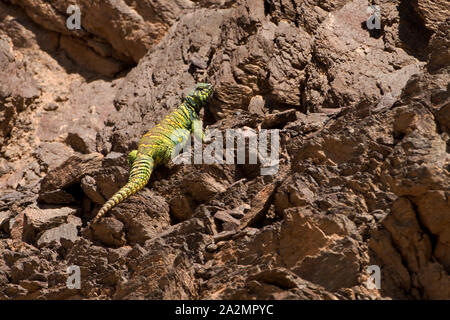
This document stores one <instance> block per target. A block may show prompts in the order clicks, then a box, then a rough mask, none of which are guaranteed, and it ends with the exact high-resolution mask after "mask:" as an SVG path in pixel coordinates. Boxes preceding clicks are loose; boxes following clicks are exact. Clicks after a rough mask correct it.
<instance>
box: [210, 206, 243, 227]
mask: <svg viewBox="0 0 450 320" xmlns="http://www.w3.org/2000/svg"><path fill="white" fill-rule="evenodd" d="M214 218H215V219H217V220H220V221H221V224H222V228H223V230H225V231H230V230H236V229H237V228H238V227H239V225H240V221H239V220H237V219H235V218H233V217H232V216H231V215H230V214H229V213H228V212H226V211H217V212H216V213H215V214H214Z"/></svg>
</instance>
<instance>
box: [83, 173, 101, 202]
mask: <svg viewBox="0 0 450 320" xmlns="http://www.w3.org/2000/svg"><path fill="white" fill-rule="evenodd" d="M81 188H82V189H83V192H84V193H85V194H86V195H87V196H88V197H89V199H91V200H92V201H93V202H95V203H97V204H101V205H102V204H103V203H105V201H106V200H105V198H104V197H103V196H102V194H101V193H100V191H99V188H98V187H97V182H96V181H95V179H94V178H93V177H91V176H89V175H86V176H84V177H83V178H82V179H81Z"/></svg>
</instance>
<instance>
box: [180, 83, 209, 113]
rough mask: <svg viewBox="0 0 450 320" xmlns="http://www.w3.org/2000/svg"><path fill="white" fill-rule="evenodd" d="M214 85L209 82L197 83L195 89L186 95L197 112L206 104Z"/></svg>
mask: <svg viewBox="0 0 450 320" xmlns="http://www.w3.org/2000/svg"><path fill="white" fill-rule="evenodd" d="M213 92H214V87H213V86H212V84H209V83H201V82H200V83H197V85H196V86H195V89H194V90H193V91H192V92H191V93H190V94H189V95H188V96H187V97H186V100H187V101H188V102H189V104H190V105H191V106H192V107H193V108H194V109H195V111H196V112H197V113H198V112H200V110H201V109H202V108H204V107H205V106H206V104H207V103H208V101H209V99H210V98H211V96H212V95H213Z"/></svg>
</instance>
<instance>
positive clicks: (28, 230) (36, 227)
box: [24, 207, 77, 242]
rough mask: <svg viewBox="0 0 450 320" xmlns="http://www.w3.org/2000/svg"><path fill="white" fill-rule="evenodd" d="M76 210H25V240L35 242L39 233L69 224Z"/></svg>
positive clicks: (64, 208)
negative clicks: (70, 217)
mask: <svg viewBox="0 0 450 320" xmlns="http://www.w3.org/2000/svg"><path fill="white" fill-rule="evenodd" d="M76 211H77V210H76V209H73V208H69V207H63V208H48V209H40V208H26V209H25V210H24V215H25V217H24V218H25V219H24V240H25V241H27V242H33V241H34V240H35V238H36V236H37V235H38V234H39V233H42V232H43V231H45V230H48V229H51V228H54V227H56V226H58V225H61V224H63V223H66V222H68V220H69V216H70V215H74V214H75V213H76Z"/></svg>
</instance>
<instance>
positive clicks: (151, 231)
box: [93, 190, 170, 246]
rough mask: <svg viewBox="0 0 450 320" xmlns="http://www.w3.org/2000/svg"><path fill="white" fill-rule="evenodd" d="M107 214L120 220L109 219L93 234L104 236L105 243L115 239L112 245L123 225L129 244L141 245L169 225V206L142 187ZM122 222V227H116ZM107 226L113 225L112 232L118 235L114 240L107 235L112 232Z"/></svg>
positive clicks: (119, 239) (101, 237) (118, 239)
mask: <svg viewBox="0 0 450 320" xmlns="http://www.w3.org/2000/svg"><path fill="white" fill-rule="evenodd" d="M110 215H111V216H114V218H115V219H117V220H119V221H120V222H115V221H114V222H111V221H110V222H109V223H107V224H105V225H104V226H103V227H102V228H100V229H98V230H97V229H95V230H94V233H93V234H94V238H96V239H98V240H102V239H104V238H105V237H107V243H111V242H114V241H115V242H114V245H115V246H117V245H119V242H120V241H122V240H121V239H122V234H121V233H120V232H119V231H120V230H121V229H122V228H124V229H125V230H126V236H125V238H126V241H127V243H128V244H136V243H139V244H143V243H144V242H145V241H146V240H148V239H151V238H153V237H155V236H156V234H157V233H159V232H161V231H162V230H164V229H165V228H167V227H168V226H169V225H170V214H169V205H168V204H167V203H166V201H165V199H164V198H162V197H160V196H158V195H156V194H154V193H153V192H151V191H149V190H143V191H141V192H139V193H137V194H136V195H134V196H132V197H130V198H129V199H127V201H125V202H122V203H120V204H119V205H118V206H116V207H115V208H113V209H112V210H111V211H110ZM105 219H106V218H105ZM101 220H102V219H101ZM101 220H100V221H101ZM108 221H109V220H108ZM109 225H111V227H110V226H109ZM122 225H123V226H124V227H120V228H119V226H122ZM108 228H112V229H111V230H113V234H117V236H116V237H115V238H114V239H113V240H112V239H111V238H110V237H111V236H110V235H108V233H110V232H111V231H108V230H109V229H108ZM119 229H120V230H119ZM117 241H119V242H117ZM120 244H122V242H120Z"/></svg>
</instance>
